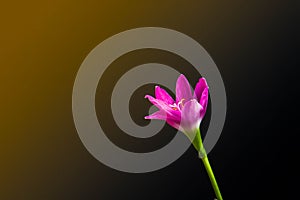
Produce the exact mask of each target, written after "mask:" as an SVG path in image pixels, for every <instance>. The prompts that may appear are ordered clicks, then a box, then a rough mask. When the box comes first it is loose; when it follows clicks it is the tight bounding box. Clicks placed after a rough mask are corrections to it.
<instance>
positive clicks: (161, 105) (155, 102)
mask: <svg viewBox="0 0 300 200" xmlns="http://www.w3.org/2000/svg"><path fill="white" fill-rule="evenodd" d="M145 98H148V100H149V101H150V102H151V103H152V104H153V105H155V106H156V107H157V108H159V109H160V110H162V111H164V112H166V114H167V115H168V117H169V118H172V119H174V120H177V119H179V120H180V111H178V110H174V109H173V108H171V107H170V105H169V104H167V103H165V102H164V101H162V100H159V99H155V98H154V97H152V96H150V95H146V96H145Z"/></svg>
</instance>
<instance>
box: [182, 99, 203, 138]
mask: <svg viewBox="0 0 300 200" xmlns="http://www.w3.org/2000/svg"><path fill="white" fill-rule="evenodd" d="M201 110H202V106H201V105H200V104H199V103H198V101H197V100H196V99H192V100H190V101H188V102H187V103H186V104H185V105H184V107H183V109H182V113H181V122H180V126H181V127H182V129H183V130H184V132H185V133H191V132H194V131H195V130H197V129H198V128H199V126H200V123H201V118H200V111H201Z"/></svg>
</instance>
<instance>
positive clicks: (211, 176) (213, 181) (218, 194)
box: [202, 156, 223, 200]
mask: <svg viewBox="0 0 300 200" xmlns="http://www.w3.org/2000/svg"><path fill="white" fill-rule="evenodd" d="M202 161H203V164H204V166H205V169H206V171H207V174H208V176H209V179H210V182H211V185H212V186H213V188H214V191H215V194H216V197H217V199H218V200H223V198H222V195H221V192H220V189H219V187H218V184H217V181H216V178H215V176H214V173H213V171H212V169H211V166H210V164H209V161H208V158H207V156H205V157H204V158H202Z"/></svg>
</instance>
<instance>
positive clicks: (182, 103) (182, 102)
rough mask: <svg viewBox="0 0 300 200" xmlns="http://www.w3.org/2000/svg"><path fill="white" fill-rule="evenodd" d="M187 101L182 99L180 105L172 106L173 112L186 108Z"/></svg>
mask: <svg viewBox="0 0 300 200" xmlns="http://www.w3.org/2000/svg"><path fill="white" fill-rule="evenodd" d="M184 101H185V99H181V100H180V101H179V102H178V103H174V104H171V105H170V107H171V108H172V109H173V110H181V109H182V108H183V106H184Z"/></svg>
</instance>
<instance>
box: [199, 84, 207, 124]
mask: <svg viewBox="0 0 300 200" xmlns="http://www.w3.org/2000/svg"><path fill="white" fill-rule="evenodd" d="M199 103H200V105H201V106H202V108H203V109H202V110H201V112H200V118H201V120H202V119H203V117H204V115H205V113H206V109H207V104H208V88H205V89H204V91H203V92H202V95H201V98H200V101H199Z"/></svg>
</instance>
